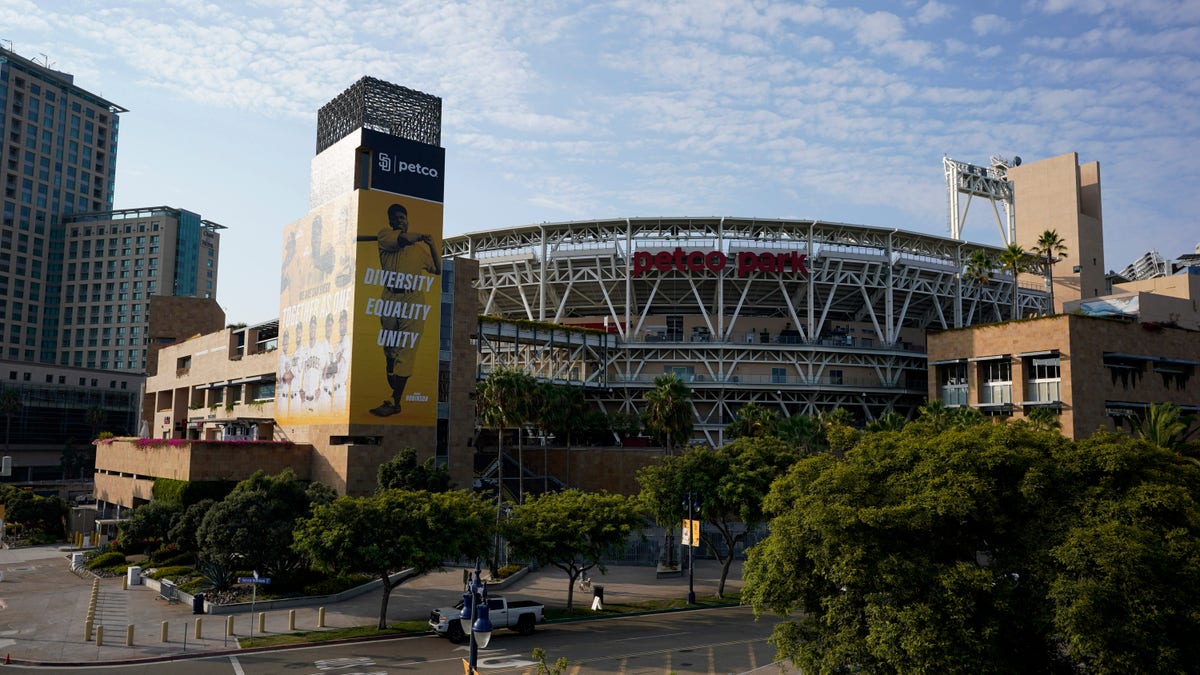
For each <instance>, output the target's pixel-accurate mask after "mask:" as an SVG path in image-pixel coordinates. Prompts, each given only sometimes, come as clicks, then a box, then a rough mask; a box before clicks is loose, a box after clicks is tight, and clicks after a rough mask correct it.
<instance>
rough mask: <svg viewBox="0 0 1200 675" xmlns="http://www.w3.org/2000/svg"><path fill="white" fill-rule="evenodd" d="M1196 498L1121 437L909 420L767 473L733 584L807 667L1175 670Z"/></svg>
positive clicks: (1197, 566)
mask: <svg viewBox="0 0 1200 675" xmlns="http://www.w3.org/2000/svg"><path fill="white" fill-rule="evenodd" d="M1197 495H1200V467H1197V466H1196V465H1195V464H1193V463H1191V462H1188V461H1186V460H1183V459H1181V458H1178V457H1176V456H1174V455H1173V454H1172V453H1171V452H1169V451H1166V450H1163V449H1161V448H1157V447H1154V446H1152V445H1150V444H1148V443H1145V442H1140V441H1136V440H1133V439H1130V438H1128V437H1126V436H1123V435H1120V434H1113V433H1107V432H1102V433H1098V434H1096V435H1093V436H1092V437H1091V438H1089V439H1087V440H1085V441H1081V442H1074V441H1070V440H1068V439H1066V438H1064V437H1063V436H1062V434H1060V433H1058V432H1057V431H1056V430H1047V431H1039V430H1037V429H1035V428H1034V427H1033V426H1032V425H1029V424H977V425H974V426H971V427H968V428H960V427H958V426H956V425H947V426H946V427H945V428H944V430H940V431H938V430H935V429H934V428H933V427H931V426H929V425H927V424H921V423H915V424H909V425H908V426H906V427H905V429H904V430H903V431H901V432H899V433H884V434H867V435H866V436H865V437H864V438H863V439H862V441H861V442H860V443H859V445H858V446H856V447H855V448H854V449H853V450H852V451H851V452H848V453H847V454H846V456H845V458H844V459H843V460H841V461H839V460H837V459H835V458H833V457H830V456H818V457H814V458H810V459H805V460H802V461H800V462H798V463H797V464H796V466H795V467H794V468H793V469H792V470H791V471H790V472H789V473H788V474H787V475H786V476H784V477H783V478H781V479H779V480H778V481H776V482H775V484H774V485H773V486H772V490H771V492H770V494H769V495H768V497H767V500H766V506H765V508H766V511H767V513H768V514H769V515H770V516H771V517H772V520H771V535H770V537H768V539H767V540H766V541H764V542H762V543H760V544H759V545H758V546H755V547H754V548H753V549H752V550H751V551H750V555H749V559H748V560H747V562H746V568H745V579H746V587H745V590H744V591H743V594H742V599H743V600H744V601H747V602H749V603H750V604H752V605H753V606H754V607H755V609H756V611H760V612H761V611H764V610H770V611H773V612H777V613H786V614H788V615H789V616H792V617H795V619H794V620H789V621H786V622H784V623H783V624H781V625H780V627H779V628H778V629H777V630H776V632H775V634H774V635H773V637H772V643H773V644H775V645H776V647H777V648H778V649H779V650H780V655H781V656H783V657H786V658H792V659H794V660H795V661H796V662H797V664H798V665H799V666H800V667H801V668H803V669H804V670H806V671H812V672H829V671H834V670H844V669H849V668H853V669H855V670H858V671H862V672H874V671H883V672H899V671H903V672H973V673H1000V672H1005V673H1007V672H1072V671H1074V672H1097V673H1118V672H1122V673H1123V672H1192V671H1194V670H1196V666H1197V664H1200V644H1197V643H1196V641H1195V640H1194V639H1193V638H1192V636H1193V635H1195V634H1197V631H1200V614H1197V612H1196V611H1195V604H1196V598H1197V597H1200V504H1198V503H1197Z"/></svg>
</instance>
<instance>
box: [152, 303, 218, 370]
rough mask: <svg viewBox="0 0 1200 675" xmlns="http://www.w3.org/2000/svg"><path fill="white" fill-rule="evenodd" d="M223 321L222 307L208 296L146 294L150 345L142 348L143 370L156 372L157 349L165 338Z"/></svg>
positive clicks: (213, 327)
mask: <svg viewBox="0 0 1200 675" xmlns="http://www.w3.org/2000/svg"><path fill="white" fill-rule="evenodd" d="M201 283H203V282H201ZM224 325H225V311H224V310H222V309H221V306H220V305H218V304H217V301H216V300H213V299H211V298H189V297H182V296H175V295H152V296H150V318H149V325H148V327H147V328H146V336H147V337H149V338H150V346H149V348H148V349H147V350H146V372H147V373H150V374H151V375H153V374H155V373H157V372H158V353H159V352H160V351H161V350H162V348H163V345H164V343H165V342H166V341H168V340H170V341H172V342H175V341H179V340H186V339H188V338H190V337H192V336H195V335H204V334H206V333H212V332H214V331H219V330H221V328H222V327H223V326H224ZM172 365H173V364H172Z"/></svg>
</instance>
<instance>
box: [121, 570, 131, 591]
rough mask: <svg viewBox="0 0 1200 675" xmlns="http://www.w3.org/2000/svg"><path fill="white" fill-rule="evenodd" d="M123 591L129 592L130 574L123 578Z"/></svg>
mask: <svg viewBox="0 0 1200 675" xmlns="http://www.w3.org/2000/svg"><path fill="white" fill-rule="evenodd" d="M121 590H123V591H127V590H129V575H128V574H126V575H125V576H123V577H121Z"/></svg>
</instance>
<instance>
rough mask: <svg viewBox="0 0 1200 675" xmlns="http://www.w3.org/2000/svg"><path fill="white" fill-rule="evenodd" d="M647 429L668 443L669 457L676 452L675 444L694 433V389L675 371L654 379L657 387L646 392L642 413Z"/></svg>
mask: <svg viewBox="0 0 1200 675" xmlns="http://www.w3.org/2000/svg"><path fill="white" fill-rule="evenodd" d="M642 416H643V417H644V418H645V420H646V428H647V429H649V430H650V432H651V433H653V434H654V435H655V436H656V437H658V439H659V442H661V443H663V444H664V445H666V448H667V456H668V457H669V456H671V455H673V454H675V444H676V443H681V442H683V441H685V440H687V437H688V436H690V435H691V434H692V419H693V414H692V392H691V390H690V389H688V387H687V385H686V384H684V383H683V380H681V379H679V376H678V375H676V374H674V373H667V374H666V375H659V376H658V377H656V378H654V388H653V389H651V390H650V391H648V392H646V409H645V410H644V411H643V412H642Z"/></svg>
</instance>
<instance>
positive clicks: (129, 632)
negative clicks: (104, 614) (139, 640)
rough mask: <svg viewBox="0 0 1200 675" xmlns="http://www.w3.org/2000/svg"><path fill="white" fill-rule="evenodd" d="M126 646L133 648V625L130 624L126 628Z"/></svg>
mask: <svg viewBox="0 0 1200 675" xmlns="http://www.w3.org/2000/svg"><path fill="white" fill-rule="evenodd" d="M125 646H126V647H132V646H133V624H129V625H128V626H125Z"/></svg>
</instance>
